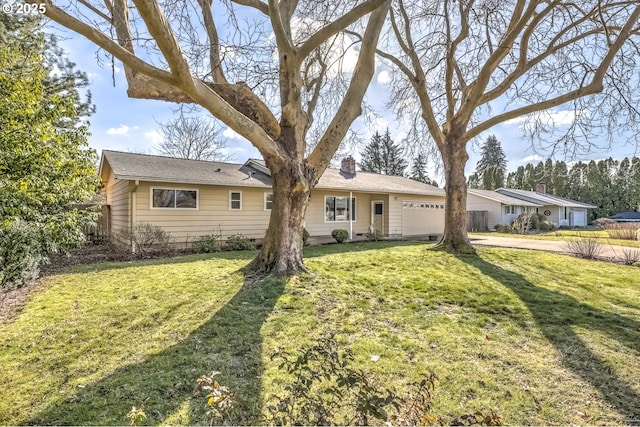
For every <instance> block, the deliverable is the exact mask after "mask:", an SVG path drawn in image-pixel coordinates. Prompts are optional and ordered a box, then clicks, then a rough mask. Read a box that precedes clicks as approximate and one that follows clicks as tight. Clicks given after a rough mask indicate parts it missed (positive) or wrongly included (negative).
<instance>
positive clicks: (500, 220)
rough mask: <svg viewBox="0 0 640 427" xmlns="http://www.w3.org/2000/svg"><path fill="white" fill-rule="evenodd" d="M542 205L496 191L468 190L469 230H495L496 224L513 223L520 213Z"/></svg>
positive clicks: (533, 209) (532, 210) (531, 210)
mask: <svg viewBox="0 0 640 427" xmlns="http://www.w3.org/2000/svg"><path fill="white" fill-rule="evenodd" d="M542 206H543V205H542V204H540V203H534V202H528V201H526V200H522V199H517V198H515V197H509V196H506V195H504V194H500V193H498V192H496V191H491V190H475V189H470V190H467V212H468V218H469V221H468V227H469V231H487V230H493V229H494V228H495V226H496V225H500V224H507V225H508V224H511V223H512V222H513V221H515V220H516V219H517V218H518V216H519V215H520V214H522V213H530V212H535V211H536V208H540V207H542ZM476 218H477V220H476Z"/></svg>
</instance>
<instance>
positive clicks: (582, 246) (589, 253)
mask: <svg viewBox="0 0 640 427" xmlns="http://www.w3.org/2000/svg"><path fill="white" fill-rule="evenodd" d="M565 246H566V248H567V250H568V251H569V252H571V253H572V254H574V255H575V256H578V257H580V258H586V259H597V258H598V255H600V253H601V252H602V246H600V245H599V244H598V243H597V241H596V239H594V238H593V237H584V238H583V237H582V236H580V235H578V238H577V239H572V240H569V241H568V242H567V243H566V244H565Z"/></svg>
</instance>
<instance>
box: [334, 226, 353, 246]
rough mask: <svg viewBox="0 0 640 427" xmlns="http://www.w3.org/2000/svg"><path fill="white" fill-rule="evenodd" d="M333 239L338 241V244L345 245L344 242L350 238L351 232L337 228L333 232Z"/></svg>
mask: <svg viewBox="0 0 640 427" xmlns="http://www.w3.org/2000/svg"><path fill="white" fill-rule="evenodd" d="M331 237H333V238H334V239H336V242H338V243H344V241H345V240H347V239H348V238H349V232H348V231H347V230H342V229H340V228H336V229H335V230H333V231H332V232H331Z"/></svg>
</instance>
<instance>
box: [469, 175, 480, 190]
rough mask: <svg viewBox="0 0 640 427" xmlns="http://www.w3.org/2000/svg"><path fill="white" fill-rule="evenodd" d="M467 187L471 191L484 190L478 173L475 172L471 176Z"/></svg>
mask: <svg viewBox="0 0 640 427" xmlns="http://www.w3.org/2000/svg"><path fill="white" fill-rule="evenodd" d="M467 187H468V188H471V189H479V188H482V180H481V179H480V177H479V176H478V174H477V173H475V172H474V173H472V174H471V175H469V178H468V179H467Z"/></svg>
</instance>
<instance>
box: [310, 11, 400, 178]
mask: <svg viewBox="0 0 640 427" xmlns="http://www.w3.org/2000/svg"><path fill="white" fill-rule="evenodd" d="M389 7H390V6H389V3H384V4H383V5H382V6H381V7H380V8H379V9H378V10H376V11H375V12H373V13H372V14H371V16H370V18H369V22H368V23H367V28H366V30H365V33H364V37H363V43H362V46H361V48H360V53H359V54H358V61H357V63H356V67H355V69H354V72H353V77H352V78H351V82H350V83H349V88H348V89H347V93H346V94H345V96H344V98H343V100H342V103H341V104H340V107H339V108H338V110H337V111H336V114H335V115H334V117H333V119H332V120H331V123H329V126H328V127H327V129H326V131H325V133H324V134H323V135H322V137H321V138H320V141H319V143H318V145H317V146H316V147H315V148H314V150H313V151H312V152H311V154H310V155H309V157H308V159H307V168H308V171H309V180H310V181H311V185H315V183H317V181H318V179H320V176H321V175H322V173H323V172H324V171H325V169H326V168H327V166H329V162H330V161H331V158H332V157H333V154H334V153H335V152H336V150H337V149H338V147H339V146H340V143H341V142H342V140H343V139H344V136H345V135H346V133H347V130H348V129H349V127H350V126H351V124H352V123H353V121H354V120H355V119H356V118H357V117H358V116H359V115H360V114H361V112H362V99H363V98H364V95H365V93H366V92H367V88H368V87H369V83H370V82H371V79H372V78H373V73H374V71H375V51H376V46H377V44H378V38H379V36H380V31H381V30H382V27H383V25H384V21H385V20H386V16H387V13H388V12H389Z"/></svg>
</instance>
